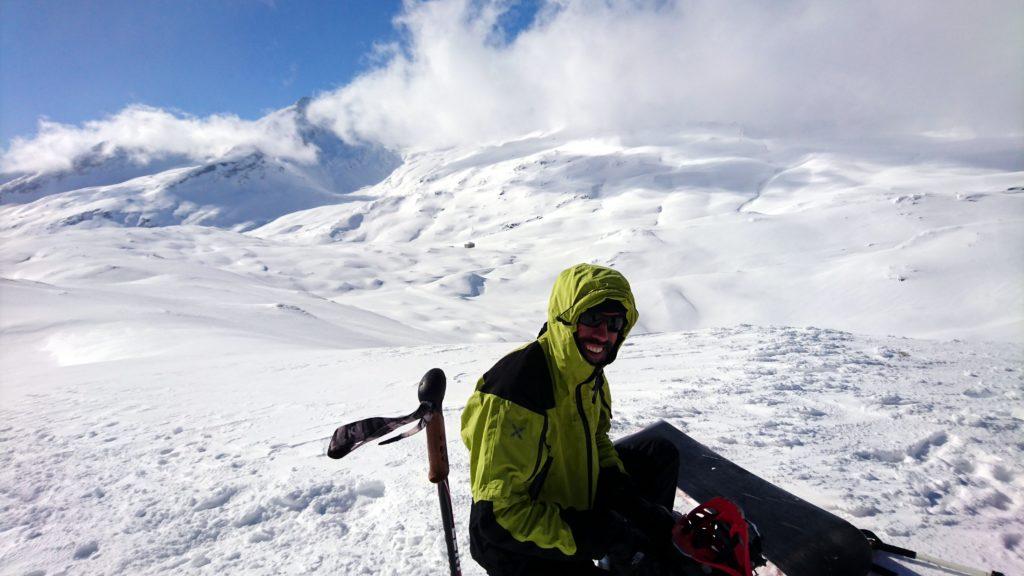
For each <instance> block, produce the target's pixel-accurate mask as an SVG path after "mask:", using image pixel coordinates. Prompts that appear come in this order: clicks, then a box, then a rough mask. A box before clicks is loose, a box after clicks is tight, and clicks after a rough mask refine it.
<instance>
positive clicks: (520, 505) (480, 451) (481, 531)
mask: <svg viewBox="0 0 1024 576" xmlns="http://www.w3.org/2000/svg"><path fill="white" fill-rule="evenodd" d="M544 426H545V421H544V415H542V414H538V413H537V412H534V411H531V410H528V409H526V408H523V407H522V406H520V405H518V404H516V403H514V402H510V401H509V400H506V399H504V398H500V397H498V396H495V395H492V394H488V393H485V392H480V391H477V392H474V393H473V395H472V396H471V397H470V399H469V402H468V403H467V404H466V408H465V409H464V410H463V413H462V440H463V442H464V443H465V445H466V447H467V448H468V449H469V454H470V479H471V484H472V492H473V514H472V516H473V517H472V518H471V522H470V531H471V536H472V537H473V538H476V539H481V540H483V541H484V542H483V544H485V546H486V547H495V548H499V549H501V550H504V551H508V552H512V553H515V554H526V555H530V556H538V557H546V558H560V559H563V560H564V559H566V556H574V555H576V554H577V553H579V552H582V550H580V546H578V545H577V541H576V538H575V537H574V535H573V530H572V528H571V527H570V525H569V523H568V522H567V521H566V518H564V517H563V510H562V509H561V508H560V507H559V506H558V505H556V504H552V503H548V502H544V501H543V500H537V499H535V498H534V497H533V496H531V486H532V487H534V488H535V491H539V486H540V484H542V483H543V481H544V474H546V472H547V468H546V466H545V463H547V461H548V449H547V447H546V446H545V444H544V437H543V435H544Z"/></svg>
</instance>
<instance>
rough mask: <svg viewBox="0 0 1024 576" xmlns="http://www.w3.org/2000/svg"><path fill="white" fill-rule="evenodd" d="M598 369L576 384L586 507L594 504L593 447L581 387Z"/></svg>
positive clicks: (594, 375)
mask: <svg viewBox="0 0 1024 576" xmlns="http://www.w3.org/2000/svg"><path fill="white" fill-rule="evenodd" d="M598 374H599V371H598V370H594V373H593V374H591V375H590V377H589V378H587V379H586V380H584V381H583V382H580V384H579V386H576V410H577V411H578V412H579V413H580V422H582V424H583V439H584V441H585V442H586V443H587V509H590V507H591V506H593V505H594V447H593V442H591V441H590V422H589V421H588V420H587V413H586V411H585V410H584V409H583V387H584V386H586V385H587V383H589V382H590V381H592V380H593V379H594V378H596V377H597V375H598Z"/></svg>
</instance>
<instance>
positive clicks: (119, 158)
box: [0, 99, 400, 234]
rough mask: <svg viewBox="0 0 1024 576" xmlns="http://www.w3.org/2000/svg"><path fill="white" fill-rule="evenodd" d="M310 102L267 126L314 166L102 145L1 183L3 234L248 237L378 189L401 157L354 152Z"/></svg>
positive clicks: (365, 149) (255, 155)
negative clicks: (167, 230) (178, 227)
mask: <svg viewBox="0 0 1024 576" xmlns="http://www.w3.org/2000/svg"><path fill="white" fill-rule="evenodd" d="M308 103H309V102H308V99H303V100H300V101H299V102H298V103H297V104H295V105H294V106H290V107H288V108H284V109H282V110H278V111H276V112H274V113H272V114H270V115H268V116H267V117H266V118H265V119H264V121H266V122H274V123H277V124H281V125H286V126H290V127H292V129H293V130H294V133H295V134H296V137H297V139H298V140H299V141H300V142H301V143H302V144H303V145H305V146H309V147H310V149H311V150H313V151H315V153H316V161H315V162H312V163H310V162H302V161H298V160H296V159H291V158H286V157H279V156H275V155H272V154H269V153H267V152H265V151H263V150H260V149H259V148H253V147H236V148H234V149H231V150H227V151H225V152H223V153H221V154H218V155H216V156H214V157H211V158H203V159H195V158H189V157H186V156H183V155H174V154H147V153H143V152H141V151H138V150H128V149H124V148H118V147H114V146H105V145H102V144H99V145H96V146H94V147H93V149H92V150H90V151H89V153H87V154H85V155H83V156H80V157H78V158H76V159H75V162H74V166H73V167H72V168H71V169H69V170H61V171H56V172H39V173H34V174H21V175H17V174H7V175H0V182H3V183H2V184H0V204H2V205H6V208H7V210H6V211H5V212H4V218H3V221H2V223H0V227H2V229H4V230H15V231H16V232H17V233H19V234H23V233H25V232H26V231H27V230H31V231H32V232H33V233H35V232H41V231H52V230H57V229H60V228H63V227H68V226H85V227H94V226H107V225H115V226H143V227H149V226H170V225H175V224H201V225H205V226H215V227H220V228H230V229H234V230H245V229H249V228H253V227H255V226H257V225H260V224H265V223H266V222H268V221H270V220H273V219H274V218H276V217H278V216H281V215H283V214H287V213H290V212H294V211H296V210H304V209H307V208H312V207H315V206H322V205H324V204H338V203H342V202H345V201H347V199H348V194H349V193H351V192H353V191H355V190H357V189H359V188H361V187H362V186H365V185H368V184H374V183H376V182H379V181H380V180H381V179H382V178H384V177H385V176H387V175H388V173H390V172H391V170H393V169H394V168H395V167H396V166H398V165H399V163H400V160H399V158H398V157H397V156H396V155H395V154H393V153H391V152H389V151H386V150H384V149H382V148H380V147H378V146H372V145H350V144H346V143H345V142H343V141H341V140H340V139H339V138H338V137H337V136H334V135H333V134H331V133H329V132H327V131H326V130H324V129H323V128H321V127H319V126H315V125H313V124H311V123H310V122H309V120H308V119H307V118H306V108H307V106H308Z"/></svg>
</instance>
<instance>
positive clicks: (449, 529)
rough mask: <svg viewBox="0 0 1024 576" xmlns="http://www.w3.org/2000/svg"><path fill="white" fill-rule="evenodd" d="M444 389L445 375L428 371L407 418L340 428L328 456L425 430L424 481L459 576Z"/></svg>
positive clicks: (370, 420)
mask: <svg viewBox="0 0 1024 576" xmlns="http://www.w3.org/2000/svg"><path fill="white" fill-rule="evenodd" d="M446 387H447V382H446V379H445V376H444V371H442V370H441V369H440V368H431V369H430V370H428V371H427V373H426V374H424V375H423V378H422V379H421V380H420V384H419V389H418V393H419V400H420V405H419V407H418V408H417V409H416V410H415V411H413V412H412V413H411V414H408V415H406V416H398V417H395V418H381V417H375V418H367V419H365V420H360V421H358V422H352V423H351V424H345V425H343V426H339V427H338V429H337V430H335V431H334V435H333V436H331V444H330V446H329V447H328V448H327V456H329V457H330V458H334V459H338V458H343V457H345V456H346V455H348V453H349V452H351V451H353V450H355V449H356V448H359V447H360V446H362V445H363V444H366V443H368V442H372V441H374V440H376V439H378V438H381V437H383V436H387V435H388V434H390V433H392V432H394V431H395V430H398V429H399V428H401V427H402V426H404V425H406V424H408V423H410V422H413V421H416V422H417V423H416V426H413V427H411V428H410V429H408V430H406V431H405V432H402V433H401V434H398V435H396V436H394V437H392V438H388V439H387V440H384V441H382V442H381V443H380V444H390V443H392V442H397V441H398V440H401V439H402V438H408V437H409V436H412V435H413V434H415V433H417V432H419V431H420V430H422V429H424V428H426V429H427V461H428V463H429V469H428V471H427V478H428V479H429V480H430V481H431V482H433V483H434V484H437V496H438V499H440V501H441V523H442V524H443V525H444V540H445V544H447V546H448V566H449V568H451V574H452V576H461V574H462V567H461V565H460V563H459V548H458V544H457V542H456V540H455V516H454V515H453V514H452V496H451V490H450V489H449V487H448V444H447V440H446V439H445V433H444V414H443V413H442V412H441V402H442V401H443V400H444V392H445V388H446Z"/></svg>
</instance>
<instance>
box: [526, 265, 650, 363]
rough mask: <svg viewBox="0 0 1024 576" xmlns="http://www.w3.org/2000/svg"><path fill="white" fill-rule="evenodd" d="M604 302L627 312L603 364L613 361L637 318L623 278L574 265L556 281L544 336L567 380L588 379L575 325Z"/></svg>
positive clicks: (604, 269) (606, 270) (602, 269)
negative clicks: (594, 307) (576, 336)
mask: <svg viewBox="0 0 1024 576" xmlns="http://www.w3.org/2000/svg"><path fill="white" fill-rule="evenodd" d="M606 299H612V300H616V301H618V302H619V303H620V304H622V305H623V306H624V307H625V308H626V325H625V327H623V329H622V335H621V336H620V338H619V340H618V342H617V343H616V345H615V348H614V349H613V350H612V353H611V356H610V357H609V359H608V362H606V364H611V363H612V362H614V361H615V357H616V355H617V354H618V351H619V348H620V347H621V346H622V342H623V341H625V339H626V336H628V335H629V332H630V330H632V328H633V326H635V325H636V321H637V319H638V318H639V317H640V315H639V313H638V312H637V309H636V302H635V300H634V299H633V292H632V290H631V289H630V287H629V282H628V281H627V280H626V278H625V276H623V275H622V274H620V273H619V272H618V271H616V270H612V269H611V268H607V267H604V266H597V265H595V264H577V265H575V266H573V267H571V268H568V269H566V270H563V271H562V273H561V274H559V275H558V279H557V280H555V285H554V287H553V288H552V289H551V299H550V300H549V302H548V324H547V332H546V333H545V334H544V336H543V337H542V339H547V340H548V346H547V348H548V349H549V351H550V353H551V354H552V356H553V359H554V361H555V363H556V364H557V365H558V368H559V369H560V371H562V372H563V373H565V374H566V375H567V376H569V377H570V379H577V378H579V379H580V380H582V379H585V378H587V377H588V376H589V375H590V374H591V373H593V372H594V366H592V365H591V364H590V363H589V362H587V361H586V359H584V358H583V355H582V354H580V351H579V349H578V348H577V347H576V341H575V338H574V336H575V333H576V322H577V321H578V320H579V317H580V314H582V313H583V312H585V311H587V310H588V309H589V308H592V307H593V306H596V305H598V304H600V303H601V302H604V301H605V300H606Z"/></svg>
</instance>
